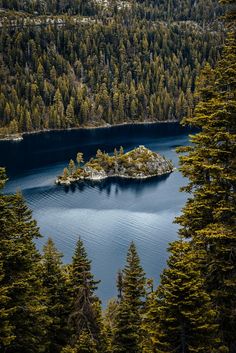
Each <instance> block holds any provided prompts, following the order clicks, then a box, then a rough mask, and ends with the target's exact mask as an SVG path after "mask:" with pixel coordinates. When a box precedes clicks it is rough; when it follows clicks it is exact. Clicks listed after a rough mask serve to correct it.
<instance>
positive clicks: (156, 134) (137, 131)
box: [0, 123, 189, 303]
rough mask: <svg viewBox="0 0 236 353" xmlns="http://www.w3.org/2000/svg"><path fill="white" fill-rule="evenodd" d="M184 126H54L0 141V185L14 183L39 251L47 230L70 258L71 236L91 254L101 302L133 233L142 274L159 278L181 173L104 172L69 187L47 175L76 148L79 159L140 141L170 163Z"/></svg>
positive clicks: (10, 188)
mask: <svg viewBox="0 0 236 353" xmlns="http://www.w3.org/2000/svg"><path fill="white" fill-rule="evenodd" d="M188 133H189V131H188V130H187V129H186V128H183V127H180V125H179V124H177V123H172V124H169V123H162V124H140V125H124V126H116V127H112V128H99V129H88V130H82V129H81V130H71V131H54V132H47V133H41V134H32V135H26V136H25V137H24V140H23V141H21V142H13V141H1V142H0V165H1V166H5V167H6V168H7V172H8V175H9V177H10V180H9V182H8V183H7V186H6V188H5V192H7V193H11V192H15V191H16V190H21V191H22V193H23V195H24V197H25V199H26V201H27V204H28V205H29V207H30V208H31V209H32V211H33V216H34V218H35V219H36V220H37V222H38V225H39V226H40V230H41V234H42V235H43V236H44V237H43V238H42V239H39V240H37V247H38V248H39V249H40V250H41V248H42V246H43V244H44V242H45V241H46V239H47V237H49V236H50V237H51V238H52V239H53V240H54V241H55V243H56V246H57V248H58V249H59V250H60V251H61V252H63V254H64V262H66V263H67V262H70V260H71V257H72V254H73V251H74V247H75V243H76V241H77V240H78V237H79V236H81V238H82V239H83V241H84V244H85V246H86V249H87V252H88V256H89V258H90V259H91V260H92V272H93V273H94V275H95V277H96V279H99V280H101V283H100V285H99V290H98V295H99V296H100V298H101V299H102V301H103V303H106V301H107V300H108V299H109V298H111V297H113V296H115V295H116V273H117V271H118V270H119V269H120V268H122V267H123V266H124V263H125V258H126V253H127V249H128V247H129V244H130V242H131V241H132V240H133V241H135V244H136V245H137V249H138V252H139V255H140V258H141V263H142V266H143V268H144V270H145V272H146V274H147V277H150V278H154V280H155V284H157V283H158V281H159V276H160V273H161V271H162V269H163V268H164V267H165V265H166V259H167V257H168V253H167V250H166V249H167V247H168V243H169V242H171V241H173V240H175V239H176V238H177V231H178V225H176V224H173V220H174V218H175V217H176V215H178V214H179V213H180V211H181V208H182V207H183V205H184V203H185V201H186V195H185V194H184V193H180V192H179V188H180V187H181V186H183V185H184V184H186V180H184V179H183V177H182V175H181V174H180V173H179V172H178V171H177V170H176V171H174V172H173V173H171V174H170V175H168V176H162V177H156V178H152V179H148V180H142V181H135V180H121V179H110V180H104V181H100V182H96V183H93V182H86V183H80V184H78V185H74V186H73V187H70V188H64V187H63V186H56V185H55V183H54V181H55V178H56V176H57V175H59V174H60V173H61V172H62V170H63V168H64V167H65V166H66V165H67V163H68V161H69V159H70V158H74V159H75V157H76V153H77V152H78V151H81V152H83V153H84V158H85V159H86V160H87V159H88V158H90V157H91V156H93V155H95V153H96V150H97V149H98V148H100V149H101V150H104V151H106V152H109V153H111V152H113V150H114V148H115V147H116V148H119V147H120V146H121V145H122V146H123V147H124V150H125V151H128V150H130V149H132V148H134V147H137V146H139V145H145V146H146V147H148V148H150V149H151V150H153V151H156V152H160V153H161V154H162V155H164V156H165V157H167V158H169V159H172V161H173V162H174V164H175V166H176V167H177V166H178V157H177V154H176V152H175V148H176V147H177V146H182V145H186V144H188Z"/></svg>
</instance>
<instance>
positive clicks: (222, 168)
mask: <svg viewBox="0 0 236 353" xmlns="http://www.w3.org/2000/svg"><path fill="white" fill-rule="evenodd" d="M0 82H1V85H0V138H1V139H3V140H4V139H11V138H17V137H22V136H23V138H24V135H26V134H28V133H33V132H39V131H41V132H42V131H44V130H45V131H48V130H62V129H72V128H95V127H107V128H109V129H110V126H111V125H118V124H126V123H131V124H134V123H143V122H150V123H151V122H163V123H164V122H169V123H170V122H171V123H172V122H179V123H180V124H182V125H184V126H186V127H191V128H193V129H194V133H193V134H191V135H190V138H189V139H190V140H189V143H188V145H187V146H183V147H182V146H181V147H178V148H177V153H178V159H179V171H180V172H181V173H182V176H183V180H184V185H183V187H182V188H181V190H180V192H182V193H186V194H187V201H186V203H185V205H184V206H183V208H182V211H181V213H180V214H178V215H176V217H175V219H173V220H172V221H173V222H175V224H177V225H178V229H179V231H178V234H176V239H175V240H174V241H173V242H171V243H170V244H169V247H168V260H167V263H166V266H165V269H164V270H163V271H162V273H161V275H160V276H159V281H158V285H156V284H155V283H154V282H153V279H152V278H149V277H148V276H147V275H146V273H145V268H144V266H143V265H142V261H141V258H140V256H139V248H138V247H137V246H136V243H135V241H132V242H130V245H129V248H128V249H127V253H126V254H124V257H125V256H126V261H125V264H124V266H123V268H121V269H120V270H119V268H117V277H116V279H115V280H116V286H117V296H116V297H114V298H111V299H110V300H109V301H108V303H102V301H101V299H100V298H99V296H98V294H97V289H98V288H99V286H100V279H99V278H96V276H94V274H93V271H92V267H91V266H92V261H91V258H90V257H89V255H88V253H87V249H86V246H85V244H84V241H83V237H79V236H78V240H77V243H76V246H75V248H74V249H73V256H72V259H71V261H70V263H65V262H64V261H63V253H61V252H60V251H59V250H58V249H57V245H56V243H55V242H54V240H53V239H52V238H47V237H44V234H42V233H41V231H40V228H39V226H38V224H37V221H36V220H35V219H34V217H33V214H32V211H31V209H30V207H29V205H28V204H27V201H26V200H25V197H24V196H23V194H22V193H21V192H20V191H17V192H15V193H6V192H5V189H6V186H7V184H8V179H9V178H10V177H9V175H8V170H7V169H6V168H5V166H4V165H1V166H0V353H236V224H235V219H236V197H235V193H236V170H235V169H236V1H235V0H220V1H217V0H136V1H131V0H87V1H85V0H68V1H66V0H0ZM4 143H5V142H4ZM11 143H14V142H12V141H11ZM19 143H21V142H19ZM119 147H120V146H119ZM121 150H122V151H121ZM121 150H120V151H121V152H117V151H116V153H117V154H119V153H120V155H121V154H122V156H123V153H124V151H123V148H122V147H121ZM116 153H115V156H114V157H112V158H113V159H112V161H113V160H114V161H113V162H114V165H115V162H116ZM100 155H102V153H101V151H100ZM107 156H108V155H107ZM123 158H124V157H123ZM110 159H111V158H110ZM82 160H83V156H82V154H78V155H77V161H78V165H80V164H81V163H82ZM72 162H73V161H72ZM72 162H70V164H71V165H69V167H68V169H65V170H66V176H67V177H68V175H69V173H70V168H71V169H73V168H74V164H72ZM92 162H93V164H94V163H95V162H96V160H95V161H94V160H93V161H92ZM73 163H74V162H73ZM132 163H135V161H134V162H132ZM90 164H91V163H90ZM108 167H109V163H108ZM108 167H107V168H108ZM81 168H82V167H81ZM99 168H101V166H99ZM114 168H115V167H114ZM137 168H138V167H137ZM65 170H64V174H65ZM81 170H82V169H81ZM108 172H109V170H108ZM173 173H175V171H174V172H173ZM78 198H79V196H78ZM92 221H93V220H91V222H92ZM78 234H80V229H78ZM42 237H44V238H43V241H44V246H43V249H40V250H39V249H38V247H37V246H36V240H37V239H40V238H42ZM111 237H112V230H111ZM147 241H148V238H147ZM157 256H158V255H157Z"/></svg>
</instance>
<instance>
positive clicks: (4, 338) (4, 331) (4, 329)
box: [0, 168, 15, 351]
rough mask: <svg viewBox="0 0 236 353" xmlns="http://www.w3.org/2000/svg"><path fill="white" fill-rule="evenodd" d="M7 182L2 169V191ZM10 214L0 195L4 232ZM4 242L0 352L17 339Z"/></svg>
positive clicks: (0, 221)
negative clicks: (12, 315)
mask: <svg viewBox="0 0 236 353" xmlns="http://www.w3.org/2000/svg"><path fill="white" fill-rule="evenodd" d="M6 180H7V177H6V173H5V169H4V168H0V191H1V189H3V187H4V185H5V182H6ZM10 214H11V212H10V211H9V207H8V202H7V200H6V199H5V197H4V196H3V195H1V194H0V225H1V228H3V229H2V231H4V230H5V229H4V228H6V226H7V222H6V220H7V219H8V218H9V216H10ZM0 232H1V231H0ZM2 242H4V239H0V245H1V247H0V351H4V349H6V347H8V346H9V345H10V344H11V342H12V341H13V340H14V339H15V336H14V326H13V323H12V322H11V320H10V319H11V314H12V312H13V310H14V308H11V307H10V306H9V303H10V293H9V292H10V285H9V283H7V282H6V281H5V277H6V274H5V271H6V268H5V266H4V265H5V258H4V255H5V253H4V251H3V250H4V249H3V247H2ZM10 251H11V248H10V247H9V252H10Z"/></svg>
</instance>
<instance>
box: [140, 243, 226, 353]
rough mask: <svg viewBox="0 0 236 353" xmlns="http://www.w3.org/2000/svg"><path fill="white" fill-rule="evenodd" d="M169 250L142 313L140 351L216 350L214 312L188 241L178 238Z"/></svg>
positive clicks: (210, 352)
mask: <svg viewBox="0 0 236 353" xmlns="http://www.w3.org/2000/svg"><path fill="white" fill-rule="evenodd" d="M169 251H170V253H171V255H170V258H169V260H168V268H167V269H165V270H164V272H163V274H162V276H161V283H160V286H159V287H158V289H157V292H156V293H155V294H153V295H152V296H151V297H150V299H149V302H148V305H147V312H146V314H145V315H144V317H145V319H144V329H145V333H146V334H144V337H145V338H146V340H145V341H144V343H145V349H144V352H145V353H146V352H156V353H163V352H172V351H175V352H176V353H178V352H179V353H182V352H184V353H187V352H196V353H200V352H202V353H207V352H209V353H213V352H218V346H219V343H220V340H219V338H218V332H217V329H218V326H217V324H216V315H217V313H216V311H215V309H214V307H213V305H212V303H211V299H210V296H209V294H207V293H206V291H205V288H204V278H203V277H201V271H200V269H199V266H198V259H196V255H195V253H194V252H193V251H192V250H191V244H190V243H187V242H184V241H182V240H180V241H177V242H174V243H172V245H171V247H170V249H169Z"/></svg>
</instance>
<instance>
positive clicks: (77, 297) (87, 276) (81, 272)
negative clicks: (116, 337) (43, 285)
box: [68, 239, 105, 352]
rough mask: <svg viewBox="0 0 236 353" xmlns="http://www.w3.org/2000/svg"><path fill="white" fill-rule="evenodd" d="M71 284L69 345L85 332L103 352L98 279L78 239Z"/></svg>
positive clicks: (71, 267)
mask: <svg viewBox="0 0 236 353" xmlns="http://www.w3.org/2000/svg"><path fill="white" fill-rule="evenodd" d="M69 276H70V286H71V309H70V315H69V321H68V323H69V327H70V329H71V331H72V335H71V346H72V347H74V348H76V345H77V343H78V344H79V342H80V339H81V334H82V333H83V335H84V334H85V333H87V334H88V335H89V336H90V339H91V340H92V341H93V342H94V345H95V346H96V349H98V351H100V352H103V351H104V352H105V348H104V341H103V336H102V322H101V321H102V319H101V308H100V302H99V300H98V298H97V296H96V295H95V293H94V292H95V290H96V289H97V284H98V283H99V282H98V281H95V280H94V278H93V275H92V274H91V261H89V260H88V258H87V253H86V251H85V248H84V245H83V242H82V240H81V239H79V240H78V242H77V245H76V249H75V253H74V256H73V260H72V264H71V266H70V268H69Z"/></svg>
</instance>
